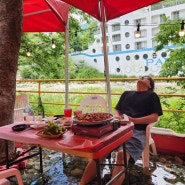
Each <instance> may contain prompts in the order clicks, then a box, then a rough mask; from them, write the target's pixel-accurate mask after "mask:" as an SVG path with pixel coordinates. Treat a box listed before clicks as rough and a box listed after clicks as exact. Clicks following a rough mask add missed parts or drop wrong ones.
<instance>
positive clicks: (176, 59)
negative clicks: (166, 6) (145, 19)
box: [154, 16, 185, 87]
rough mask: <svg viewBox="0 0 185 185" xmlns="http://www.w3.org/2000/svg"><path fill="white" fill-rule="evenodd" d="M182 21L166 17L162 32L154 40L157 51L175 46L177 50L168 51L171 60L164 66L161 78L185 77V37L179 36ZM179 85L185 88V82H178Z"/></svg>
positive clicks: (161, 27) (161, 28) (160, 27)
mask: <svg viewBox="0 0 185 185" xmlns="http://www.w3.org/2000/svg"><path fill="white" fill-rule="evenodd" d="M181 21H182V20H180V19H176V20H170V19H169V18H167V17H165V16H164V17H163V23H162V24H161V25H160V26H159V29H160V31H159V33H157V35H156V36H155V38H154V40H155V41H156V42H157V43H158V45H157V46H156V47H155V50H156V51H159V50H162V49H163V48H164V47H165V46H168V45H174V46H175V49H168V52H169V58H168V59H167V60H166V62H165V63H164V64H163V66H162V69H161V72H160V76H161V77H173V76H179V77H184V76H185V68H184V66H185V45H184V43H185V36H183V37H180V36H179V30H180V23H181ZM178 84H180V85H182V87H185V82H184V81H181V82H178Z"/></svg>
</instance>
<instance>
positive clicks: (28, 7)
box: [22, 0, 70, 107]
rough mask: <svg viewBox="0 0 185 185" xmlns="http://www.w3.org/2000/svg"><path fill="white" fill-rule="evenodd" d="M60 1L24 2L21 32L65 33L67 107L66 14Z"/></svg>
mask: <svg viewBox="0 0 185 185" xmlns="http://www.w3.org/2000/svg"><path fill="white" fill-rule="evenodd" d="M69 7H70V5H68V4H66V3H64V2H62V1H60V0H24V2H23V25H22V31H23V32H65V66H66V70H65V71H66V74H65V76H66V78H65V92H66V93H65V105H66V107H68V13H69Z"/></svg>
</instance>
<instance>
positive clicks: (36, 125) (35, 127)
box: [30, 123, 45, 129]
mask: <svg viewBox="0 0 185 185" xmlns="http://www.w3.org/2000/svg"><path fill="white" fill-rule="evenodd" d="M30 127H31V128H33V129H41V128H44V127H45V123H35V124H33V125H30Z"/></svg>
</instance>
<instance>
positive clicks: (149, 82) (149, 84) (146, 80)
mask: <svg viewBox="0 0 185 185" xmlns="http://www.w3.org/2000/svg"><path fill="white" fill-rule="evenodd" d="M138 84H141V85H142V86H143V87H145V88H146V89H147V88H148V90H149V91H154V86H155V85H154V80H153V79H152V78H151V77H150V76H142V77H140V78H139V80H138Z"/></svg>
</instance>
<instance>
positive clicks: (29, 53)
mask: <svg viewBox="0 0 185 185" xmlns="http://www.w3.org/2000/svg"><path fill="white" fill-rule="evenodd" d="M26 55H27V56H28V57H30V56H31V52H30V49H29V48H28V47H27V48H26Z"/></svg>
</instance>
